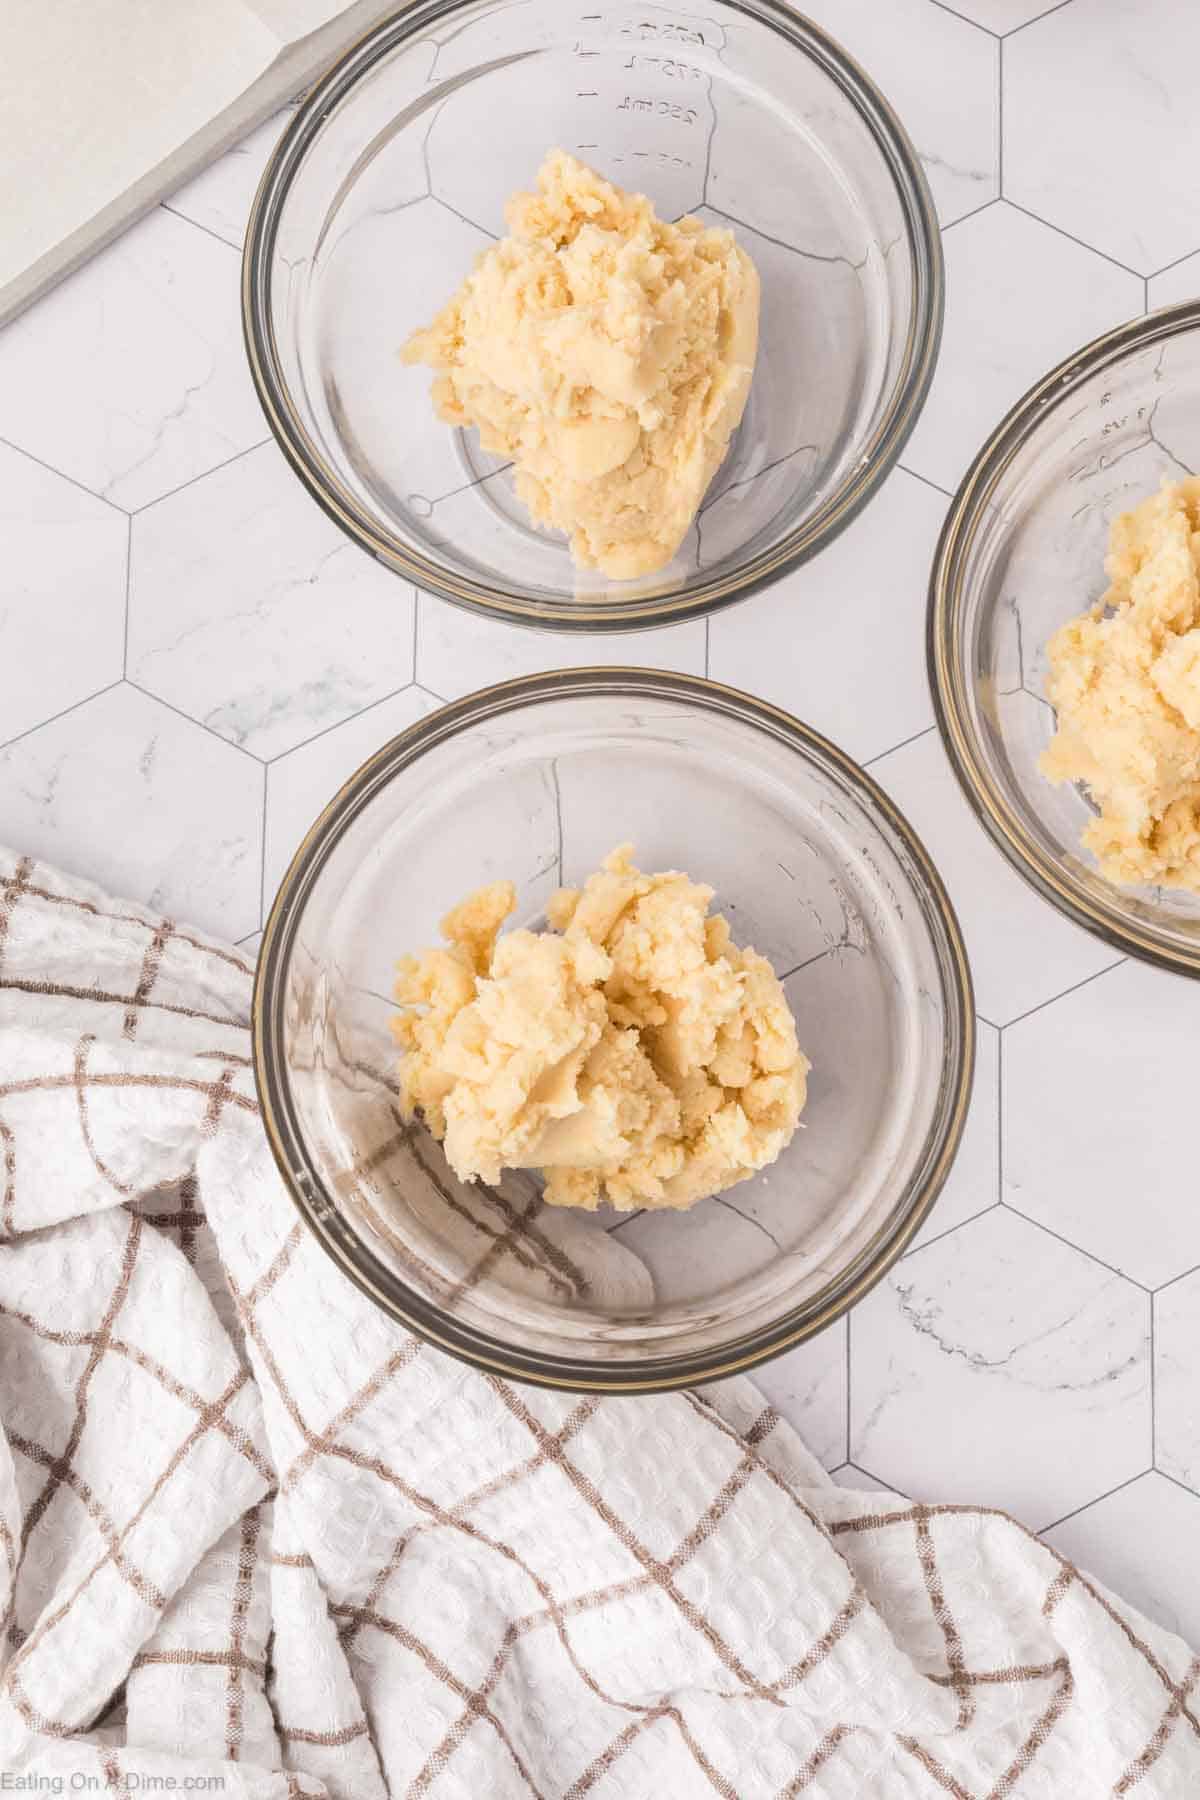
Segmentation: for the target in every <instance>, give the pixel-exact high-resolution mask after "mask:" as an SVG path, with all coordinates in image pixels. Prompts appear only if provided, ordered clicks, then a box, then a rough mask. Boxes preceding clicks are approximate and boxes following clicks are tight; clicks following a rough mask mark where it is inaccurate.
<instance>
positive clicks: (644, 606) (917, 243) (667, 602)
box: [242, 0, 945, 631]
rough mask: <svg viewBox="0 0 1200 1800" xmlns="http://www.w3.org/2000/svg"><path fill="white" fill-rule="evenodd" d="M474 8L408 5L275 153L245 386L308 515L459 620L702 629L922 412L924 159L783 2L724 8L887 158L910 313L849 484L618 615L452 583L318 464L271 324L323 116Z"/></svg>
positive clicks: (928, 284) (928, 210)
mask: <svg viewBox="0 0 1200 1800" xmlns="http://www.w3.org/2000/svg"><path fill="white" fill-rule="evenodd" d="M474 3H475V0H411V3H410V4H409V5H408V6H406V7H405V8H404V9H403V10H402V11H401V12H400V13H397V14H393V15H392V16H391V17H390V18H388V19H385V20H384V21H383V22H382V23H381V24H379V25H377V26H375V27H374V28H373V29H372V30H371V31H368V32H367V33H366V34H365V35H364V36H363V37H362V38H360V39H359V40H358V42H357V43H355V44H353V45H352V46H351V47H350V49H348V50H347V51H345V52H344V53H343V55H342V56H341V57H339V58H338V60H337V61H336V62H334V63H333V64H332V65H331V67H330V68H329V69H328V70H327V71H326V73H325V75H324V76H323V77H322V78H321V80H320V81H319V82H318V83H317V84H316V86H315V87H314V88H313V89H312V90H311V92H310V93H309V94H308V96H307V98H306V99H305V100H304V101H303V103H302V104H301V106H300V108H299V110H298V111H297V113H296V115H295V117H294V118H293V119H292V121H291V122H290V124H289V125H288V126H287V128H286V130H285V131H284V133H283V135H282V137H281V138H280V140H279V143H278V144H277V145H276V147H275V149H274V150H273V151H272V153H271V157H270V160H269V162H268V163H267V166H266V169H265V170H264V172H263V176H262V180H261V181H260V183H259V187H258V192H257V194H256V196H255V199H254V204H253V206H252V208H251V211H250V219H249V223H248V225H247V228H246V239H245V248H244V251H243V256H242V332H243V337H244V341H245V346H246V354H247V358H248V361H249V365H250V374H251V378H252V380H253V382H254V386H255V389H256V391H257V394H258V398H259V402H260V404H261V406H262V408H263V412H264V414H265V416H266V420H267V424H268V426H269V427H270V430H271V433H272V435H273V437H274V439H275V441H276V443H277V444H278V446H279V448H280V449H281V450H282V451H283V453H284V455H285V457H286V458H287V460H288V462H289V463H290V464H291V467H292V469H293V470H294V472H295V473H296V474H297V475H298V476H299V478H300V480H301V482H302V483H303V484H304V486H305V487H306V488H307V490H308V492H309V493H310V494H311V496H312V497H313V499H314V500H316V502H317V504H318V505H319V506H320V507H321V508H322V510H323V511H324V512H325V513H326V514H327V515H328V517H329V518H331V519H332V520H333V522H334V523H335V524H336V525H338V526H339V527H340V528H341V529H342V530H343V531H344V532H345V533H346V535H347V536H348V537H349V538H350V539H351V540H352V541H353V542H355V543H357V544H358V545H359V546H360V547H361V548H362V549H364V550H366V551H368V552H369V554H371V555H372V556H374V557H375V558H376V559H377V560H378V561H379V562H382V563H383V564H384V566H385V567H387V568H390V569H392V570H393V571H394V572H395V573H396V574H398V575H401V576H402V577H404V578H405V579H406V580H408V581H411V582H412V583H414V585H415V586H417V587H418V588H422V589H424V591H425V592H427V593H430V594H436V595H438V596H439V597H440V598H441V599H443V600H448V601H450V602H451V603H452V604H454V605H457V606H462V607H464V608H466V610H467V611H469V612H475V613H479V614H482V615H483V616H484V617H488V618H498V619H503V620H506V621H507V622H508V623H510V624H522V625H527V626H533V627H542V628H545V629H552V630H557V631H628V630H631V629H632V630H637V629H644V628H647V627H649V626H654V625H661V624H679V623H681V622H682V621H684V620H686V619H694V618H700V617H703V616H704V615H705V614H707V613H710V612H714V611H716V610H718V609H720V608H721V607H725V606H730V605H732V604H733V603H734V602H735V601H737V600H741V599H745V598H747V597H748V596H749V595H751V594H754V593H757V592H759V591H760V590H761V589H762V588H764V587H766V586H768V585H770V583H772V582H774V581H777V580H779V578H780V577H781V576H783V575H785V574H786V573H788V572H789V571H790V570H792V569H794V568H798V567H799V566H800V565H801V564H802V563H804V562H807V561H808V560H809V559H810V558H811V557H813V556H815V555H816V554H817V553H818V551H820V550H822V549H824V548H825V546H826V545H827V544H830V543H832V541H833V540H834V538H836V537H837V536H838V535H839V534H840V533H841V532H842V531H843V530H845V528H846V526H847V525H849V524H850V523H851V521H852V520H853V519H855V518H856V517H857V516H858V514H859V513H860V512H861V511H862V509H863V507H864V506H865V505H866V504H867V502H868V500H870V499H871V497H872V496H873V495H874V494H875V492H876V491H877V490H878V488H879V486H880V484H881V483H882V481H883V479H884V477H885V476H886V475H888V474H889V473H890V471H891V469H892V468H893V466H894V465H895V463H896V462H897V461H898V459H899V457H900V453H901V451H902V450H903V448H904V445H905V443H906V442H907V441H908V438H909V435H910V433H911V432H912V429H913V427H914V425H915V424H916V422H917V419H918V417H919V415H920V412H921V409H922V407H923V406H924V404H925V399H926V396H927V395H928V392H929V386H930V383H931V381H932V379H933V373H934V368H935V366H936V363H937V355H938V349H939V346H940V344H941V336H942V320H943V312H944V297H945V281H944V269H943V259H942V243H941V234H940V230H939V227H938V220H937V214H936V211H935V209H934V205H933V201H932V198H931V196H930V193H929V187H928V184H927V182H926V180H925V175H924V172H923V170H922V168H921V164H920V159H919V158H918V156H917V154H916V151H915V149H914V148H913V145H912V143H911V141H910V140H909V137H908V134H907V133H906V131H905V130H904V127H903V126H902V125H901V123H900V120H899V118H898V117H897V115H896V113H895V112H894V110H893V109H892V107H891V106H890V105H889V103H888V102H887V100H885V99H884V97H883V95H882V94H881V93H880V91H879V90H878V88H877V87H876V86H875V84H874V83H873V82H872V81H871V79H870V77H869V76H868V75H867V74H866V73H865V71H864V70H863V69H862V68H860V66H859V65H858V63H857V62H855V61H854V59H853V58H852V57H850V56H849V55H847V53H846V52H845V51H844V50H843V49H841V47H840V46H839V45H838V44H836V43H835V42H834V40H833V39H832V38H830V37H828V36H827V35H826V34H825V33H824V32H823V31H821V30H820V29H819V28H818V27H817V26H816V25H814V24H812V23H811V21H809V20H808V19H805V18H802V17H801V16H800V14H799V13H797V12H795V11H793V9H792V7H791V6H790V5H788V4H786V0H720V3H721V4H722V5H724V6H727V7H729V8H731V9H732V10H733V11H735V12H741V13H745V14H746V15H747V16H748V17H750V18H753V19H756V20H757V21H758V22H759V23H761V24H765V25H767V26H768V27H770V28H772V29H773V30H775V31H776V32H777V33H778V34H779V36H780V37H781V38H783V39H784V41H785V46H790V47H791V48H792V49H794V50H798V51H800V52H801V53H802V54H806V55H807V56H808V57H809V58H810V60H812V61H815V62H816V63H817V64H818V65H819V66H820V67H821V68H823V69H824V71H825V73H826V74H827V75H829V76H830V77H831V78H832V79H833V80H834V82H835V83H836V85H837V86H838V87H839V88H840V89H841V91H842V93H843V94H845V96H846V97H847V99H848V100H849V101H850V103H851V105H852V106H853V107H854V109H855V111H856V113H857V114H858V117H859V118H860V119H861V120H862V121H863V123H864V124H865V125H866V127H867V129H868V131H869V133H870V135H871V137H872V139H873V140H874V142H875V144H876V146H877V148H878V149H879V150H880V152H881V153H882V155H883V158H884V161H885V163H886V164H887V167H888V171H889V173H890V175H891V178H892V182H893V184H894V186H895V190H896V194H897V197H898V199H899V201H900V204H901V207H902V210H903V213H904V221H905V227H906V233H907V240H908V245H909V253H910V256H911V259H912V267H913V278H914V299H913V308H912V316H911V318H910V320H909V324H908V331H907V334H906V340H905V345H904V357H903V361H902V364H901V367H900V370H899V373H898V375H897V376H896V379H895V380H894V382H893V384H892V389H891V393H890V395H889V397H888V401H887V405H886V409H885V411H884V415H883V417H882V419H881V420H880V422H879V423H878V425H877V426H876V427H875V430H874V431H873V432H872V434H871V437H870V439H869V441H868V442H867V444H865V445H864V447H863V449H862V451H861V453H860V455H859V458H858V460H857V462H856V463H855V466H854V468H853V470H852V472H851V473H850V474H849V475H848V476H847V478H846V479H845V480H844V481H843V482H842V483H841V484H840V486H839V487H838V489H837V490H836V492H835V493H833V494H831V495H830V496H829V497H828V499H827V500H825V501H824V502H823V503H822V505H821V506H820V508H819V509H818V511H817V512H816V513H815V514H814V515H813V517H812V518H811V519H809V520H808V521H806V522H805V523H804V524H802V525H799V526H797V527H796V528H795V529H794V530H793V531H791V532H789V533H788V535H787V536H786V537H785V538H784V539H783V540H782V541H781V543H780V544H778V545H776V546H774V547H773V548H772V549H769V550H766V551H762V552H760V553H759V554H758V555H757V556H755V557H752V558H751V559H750V560H749V561H748V562H746V563H745V564H744V565H740V566H739V567H738V568H737V569H736V570H734V571H733V572H731V573H730V574H728V575H725V576H722V577H720V578H719V579H699V578H698V579H696V580H691V581H689V582H688V583H687V584H686V586H685V587H683V588H681V589H680V590H678V591H677V592H675V593H672V594H666V595H658V596H649V597H646V598H642V599H638V598H632V597H631V598H630V599H629V600H628V601H620V600H611V599H607V600H604V601H575V600H569V599H566V600H559V599H555V600H553V601H548V600H546V599H545V598H543V597H540V596H538V595H536V594H534V593H533V592H532V591H524V592H523V591H521V590H520V589H519V588H517V587H515V586H513V587H509V586H501V585H500V584H498V583H497V584H490V583H488V582H485V581H481V580H476V579H469V578H467V577H462V576H458V575H451V574H449V573H448V572H447V571H446V570H444V569H442V568H440V567H439V565H438V564H437V563H435V562H433V561H432V560H430V559H429V558H428V557H426V556H425V555H423V554H422V553H420V552H418V551H415V550H412V549H410V548H408V547H406V546H405V545H403V544H401V543H400V542H399V540H398V539H396V538H395V537H393V536H392V535H391V534H390V533H389V532H386V531H384V530H382V529H381V528H379V527H378V526H377V525H376V524H375V523H374V522H373V521H372V520H371V519H370V518H369V517H368V515H367V514H366V513H365V511H364V510H363V509H362V508H361V507H360V506H359V504H358V502H357V501H356V500H355V498H354V496H353V495H352V494H351V493H350V491H349V489H348V488H346V486H345V485H344V483H342V482H341V481H340V479H339V477H338V476H337V474H336V472H335V471H334V470H333V468H332V467H331V466H330V464H329V463H328V462H327V461H326V459H325V458H324V457H323V456H322V454H321V452H320V450H319V449H318V448H317V446H316V444H315V443H314V442H313V441H312V438H311V437H310V435H309V433H308V432H307V430H306V429H305V427H304V425H303V423H302V421H301V419H300V417H299V415H298V414H297V412H296V408H295V406H294V405H293V403H292V399H291V395H290V391H289V388H288V384H287V382H286V380H285V379H284V377H283V375H282V372H281V363H280V358H279V353H278V346H277V342H276V337H275V330H274V325H273V322H272V318H271V283H272V273H271V271H272V263H273V252H274V246H275V239H276V235H277V232H278V227H279V221H280V217H281V214H282V210H283V207H284V205H285V203H286V201H287V198H288V195H289V193H290V191H291V187H292V183H293V181H294V179H295V176H296V173H297V170H298V169H299V166H300V162H301V159H302V157H303V155H304V152H305V150H306V149H307V148H308V146H309V145H310V144H311V143H312V142H313V141H314V140H315V139H316V137H317V136H318V134H319V132H320V130H321V127H322V124H323V121H324V116H325V114H326V112H327V111H328V110H329V109H330V108H331V107H333V106H334V105H336V104H338V103H339V102H340V101H341V100H342V99H344V98H345V96H346V95H347V94H348V93H349V92H350V91H351V90H352V89H353V88H354V87H355V85H356V84H357V83H358V82H359V81H360V80H361V79H362V78H363V77H364V76H366V75H367V74H369V72H370V71H371V69H372V68H374V67H375V65H376V64H377V63H378V62H379V61H380V60H381V59H382V58H383V57H384V56H386V55H387V54H389V53H390V52H391V51H392V50H394V49H396V48H397V47H398V46H400V45H402V44H404V43H406V42H409V41H415V40H417V39H418V38H419V37H420V36H421V34H422V33H423V32H425V31H426V30H427V29H428V28H429V26H430V25H431V24H435V23H438V22H439V21H441V20H444V19H447V18H450V17H451V16H452V15H453V14H454V13H456V12H458V11H461V10H462V9H463V8H464V7H466V6H469V5H472V4H474Z"/></svg>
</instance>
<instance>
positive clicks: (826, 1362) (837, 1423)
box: [700, 1319, 847, 1469]
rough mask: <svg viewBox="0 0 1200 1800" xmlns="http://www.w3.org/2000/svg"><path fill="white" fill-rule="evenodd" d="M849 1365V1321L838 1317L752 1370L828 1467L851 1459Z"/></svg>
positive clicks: (764, 1391) (761, 1389) (763, 1391)
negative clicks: (848, 1444) (848, 1456)
mask: <svg viewBox="0 0 1200 1800" xmlns="http://www.w3.org/2000/svg"><path fill="white" fill-rule="evenodd" d="M846 1369H847V1363H846V1321H845V1319H838V1320H837V1321H836V1322H835V1323H834V1324H832V1325H830V1326H829V1327H828V1329H827V1330H825V1331H822V1332H820V1333H819V1334H818V1335H817V1336H816V1337H815V1338H810V1339H809V1340H808V1342H807V1343H806V1344H797V1346H796V1348H795V1349H794V1350H788V1351H785V1353H784V1354H783V1355H782V1356H777V1357H775V1358H774V1359H773V1361H771V1362H769V1363H763V1364H761V1366H760V1367H759V1368H757V1369H754V1370H753V1371H752V1372H751V1380H752V1381H753V1382H754V1385H755V1387H756V1388H757V1389H758V1391H759V1393H760V1394H762V1395H763V1396H764V1398H765V1399H767V1400H769V1401H770V1403H771V1405H772V1406H773V1407H774V1408H775V1410H776V1412H777V1413H778V1414H779V1415H780V1417H781V1418H784V1419H786V1420H787V1422H788V1424H789V1425H792V1426H794V1428H795V1429H796V1430H797V1431H798V1432H799V1434H800V1436H801V1437H802V1438H803V1440H804V1442H805V1444H806V1446H807V1447H808V1449H810V1450H811V1451H812V1453H813V1455H814V1456H815V1457H817V1459H818V1460H819V1461H820V1462H822V1463H824V1465H825V1467H826V1468H827V1469H832V1468H833V1467H834V1466H835V1465H836V1464H838V1463H841V1462H844V1461H845V1459H846ZM718 1385H719V1384H718ZM700 1391H701V1392H703V1391H704V1390H703V1389H701V1390H700Z"/></svg>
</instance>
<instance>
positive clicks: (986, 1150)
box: [909, 1019, 1000, 1256]
mask: <svg viewBox="0 0 1200 1800" xmlns="http://www.w3.org/2000/svg"><path fill="white" fill-rule="evenodd" d="M999 1198H1000V1033H999V1032H998V1031H997V1030H996V1029H995V1027H994V1026H992V1025H988V1024H986V1023H985V1022H984V1020H982V1019H977V1020H976V1021H975V1086H974V1089H973V1090H972V1093H971V1109H970V1111H969V1112H968V1114H967V1124H966V1129H965V1130H964V1132H963V1136H962V1143H961V1144H960V1145H959V1149H958V1155H957V1156H956V1157H955V1159H954V1167H953V1168H952V1169H951V1171H950V1178H949V1180H948V1181H947V1183H946V1185H945V1187H944V1188H943V1189H942V1191H941V1193H940V1194H939V1195H938V1198H937V1200H936V1201H935V1202H934V1207H933V1211H932V1212H931V1213H930V1215H929V1217H928V1219H927V1220H926V1221H925V1223H924V1225H923V1226H922V1227H921V1229H920V1231H919V1232H918V1233H917V1237H916V1241H915V1244H914V1250H917V1249H920V1248H921V1246H922V1245H923V1244H928V1243H930V1242H931V1241H932V1240H933V1239H934V1238H936V1237H942V1236H943V1235H944V1234H945V1233H946V1232H947V1231H954V1230H955V1229H956V1228H957V1227H958V1226H959V1225H963V1224H965V1223H966V1221H967V1220H968V1219H973V1218H975V1216H976V1215H977V1214H978V1213H981V1212H986V1211H987V1209H988V1207H989V1206H995V1204H996V1202H997V1201H998V1200H999ZM912 1254H913V1251H910V1252H909V1255H910V1256H911V1255H912Z"/></svg>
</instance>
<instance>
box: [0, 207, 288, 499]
mask: <svg viewBox="0 0 1200 1800" xmlns="http://www.w3.org/2000/svg"><path fill="white" fill-rule="evenodd" d="M239 274H240V262H239V258H238V255H237V252H236V251H235V250H233V249H232V248H231V247H230V246H229V245H228V244H223V243H219V242H218V241H217V240H216V239H215V238H213V237H210V236H209V235H208V233H207V232H203V231H197V230H196V228H195V226H194V225H191V224H189V223H188V221H187V220H186V219H180V218H177V217H176V216H175V215H174V214H173V213H169V212H165V211H163V209H162V208H161V207H159V208H158V209H157V210H156V211H155V212H152V213H150V214H148V215H147V217H146V218H144V219H142V220H140V221H139V222H138V223H137V224H136V225H133V226H131V227H130V229H129V230H128V231H127V232H126V233H125V235H124V236H123V237H120V238H118V239H117V241H116V243H114V244H111V245H110V246H109V248H108V249H107V250H102V251H101V252H100V254H99V255H98V256H96V257H94V258H93V259H92V261H91V262H89V263H86V264H85V265H84V266H83V268H81V269H79V270H77V271H76V273H75V274H74V275H71V276H69V277H68V278H67V280H66V281H64V282H63V283H62V284H61V286H59V287H57V288H55V289H54V290H53V291H52V292H51V293H49V294H48V295H47V296H46V298H45V299H44V300H42V301H41V302H40V303H39V305H38V306H37V307H36V308H34V309H33V310H32V311H30V312H26V313H23V314H22V315H21V317H20V318H18V319H16V320H14V321H13V323H12V324H11V325H7V326H5V327H4V329H3V330H0V437H3V438H6V439H7V440H8V441H9V442H10V443H13V444H16V445H18V446H19V447H20V448H21V449H22V450H28V451H29V452H30V453H31V454H32V455H34V456H37V457H39V458H41V460H42V461H43V462H47V463H49V464H50V465H51V467H52V468H55V469H61V470H62V472H63V473H64V474H65V475H71V476H73V477H74V479H75V480H76V481H79V482H82V483H83V485H84V487H86V488H90V489H91V491H92V492H93V493H94V494H99V495H101V496H102V497H103V498H104V499H106V500H112V501H114V502H115V504H116V505H118V506H123V507H126V508H127V509H129V510H133V509H134V508H136V507H139V506H145V505H146V504H147V502H148V501H150V500H156V499H157V498H158V497H159V496H160V495H161V494H166V493H169V492H170V491H171V489H172V488H177V487H180V486H181V485H182V484H183V483H184V482H186V481H191V480H192V479H193V477H194V476H196V475H200V474H203V473H204V471H205V470H207V469H213V468H215V467H216V466H217V464H218V463H223V462H227V461H228V459H229V458H230V457H231V456H236V455H237V454H238V452H239V451H241V450H246V449H248V448H249V447H250V445H251V444H257V443H261V442H262V440H263V439H264V438H265V437H266V436H267V427H266V424H265V422H264V420H263V416H262V412H261V410H260V409H259V404H258V401H257V400H256V398H255V396H254V390H253V388H252V386H251V383H250V374H249V371H248V369H247V367H246V357H245V352H244V350H243V348H242V330H241V312H240V305H239V297H238V296H239Z"/></svg>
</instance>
